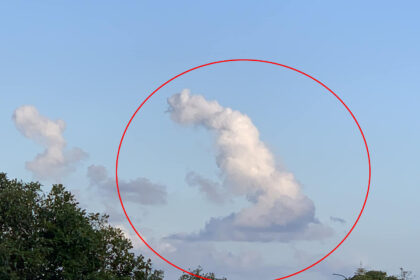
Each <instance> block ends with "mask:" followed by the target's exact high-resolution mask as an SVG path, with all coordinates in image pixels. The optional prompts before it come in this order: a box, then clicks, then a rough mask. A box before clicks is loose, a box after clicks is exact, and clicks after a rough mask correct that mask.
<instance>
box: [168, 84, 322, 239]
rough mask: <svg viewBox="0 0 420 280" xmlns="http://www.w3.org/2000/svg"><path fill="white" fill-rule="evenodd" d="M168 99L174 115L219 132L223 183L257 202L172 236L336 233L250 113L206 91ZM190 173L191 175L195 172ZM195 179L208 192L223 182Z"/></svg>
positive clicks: (269, 236)
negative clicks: (213, 98)
mask: <svg viewBox="0 0 420 280" xmlns="http://www.w3.org/2000/svg"><path fill="white" fill-rule="evenodd" d="M168 104H169V112H170V114H171V118H172V120H173V121H175V122H177V123H179V124H182V125H194V126H201V127H204V128H206V129H208V130H210V131H212V132H213V133H214V135H215V136H216V138H215V142H216V147H217V148H216V149H217V151H216V163H217V166H218V167H219V168H220V170H221V171H222V180H223V184H222V185H223V187H224V188H225V189H226V190H227V191H228V192H229V193H231V194H232V195H237V196H245V197H247V198H248V200H249V201H250V202H251V203H252V204H251V206H249V207H247V208H244V209H242V210H241V211H239V212H238V213H233V214H232V215H229V216H227V217H222V218H214V219H212V220H210V221H209V222H208V223H207V224H206V226H205V228H204V229H203V230H202V231H200V232H199V233H196V234H176V235H173V236H172V238H180V239H193V240H199V239H208V240H243V241H246V240H248V241H258V240H263V241H272V240H278V241H287V240H291V239H312V238H315V239H316V238H321V237H323V236H327V235H329V234H330V229H329V228H327V227H325V226H323V225H322V224H320V222H319V221H318V220H317V219H316V218H315V207H314V204H313V202H312V201H311V200H310V199H309V198H308V197H307V196H305V195H304V194H303V193H302V190H301V187H300V185H299V183H298V182H297V181H296V179H295V178H294V176H293V174H291V173H289V172H286V171H284V170H279V169H278V168H276V164H275V159H274V156H273V154H272V153H271V151H270V150H269V149H268V148H267V146H266V145H265V144H264V143H263V142H262V141H261V140H260V136H259V131H258V129H257V128H256V127H255V125H254V124H253V123H252V121H251V119H250V118H249V117H248V116H247V115H245V114H243V113H241V112H239V111H235V110H232V109H231V108H227V107H223V106H221V105H220V104H219V103H218V102H216V101H208V100H206V99H205V98H204V97H203V96H201V95H191V94H190V92H189V90H183V91H182V92H181V93H179V94H176V95H173V96H171V97H170V98H169V99H168ZM187 178H189V179H190V180H191V176H190V177H188V176H187ZM193 179H195V180H194V184H199V183H200V182H204V183H205V184H203V186H202V187H201V189H202V190H204V191H205V192H206V193H207V194H209V193H211V192H210V191H209V188H210V187H212V186H217V185H216V184H209V183H208V181H206V180H203V179H201V178H200V180H198V178H196V177H194V178H193Z"/></svg>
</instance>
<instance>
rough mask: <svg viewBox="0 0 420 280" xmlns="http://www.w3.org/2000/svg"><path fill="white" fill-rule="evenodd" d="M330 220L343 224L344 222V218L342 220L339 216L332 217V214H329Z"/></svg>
mask: <svg viewBox="0 0 420 280" xmlns="http://www.w3.org/2000/svg"><path fill="white" fill-rule="evenodd" d="M330 220H331V221H332V222H334V223H340V224H345V223H346V220H344V219H342V218H339V217H333V216H331V217H330Z"/></svg>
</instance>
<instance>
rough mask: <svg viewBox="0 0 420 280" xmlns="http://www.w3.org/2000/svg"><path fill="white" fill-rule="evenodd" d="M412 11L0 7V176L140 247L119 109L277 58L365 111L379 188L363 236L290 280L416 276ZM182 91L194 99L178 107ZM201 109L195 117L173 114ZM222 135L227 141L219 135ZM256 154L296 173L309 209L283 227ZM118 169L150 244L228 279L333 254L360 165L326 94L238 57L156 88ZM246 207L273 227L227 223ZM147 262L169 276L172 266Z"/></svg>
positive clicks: (418, 137) (355, 198)
mask: <svg viewBox="0 0 420 280" xmlns="http://www.w3.org/2000/svg"><path fill="white" fill-rule="evenodd" d="M419 9H420V4H419V3H418V2H417V1H400V2H395V1H351V2H350V1H348V2H343V1H322V2H317V1H262V2H258V3H256V2H255V1H241V2H239V1H229V2H226V1H212V2H204V1H172V2H169V1H168V3H163V2H146V1H123V2H121V1H119V2H118V3H117V1H89V2H86V1H70V2H67V3H64V2H56V1H42V2H40V1H37V2H27V1H8V2H2V3H1V4H0V40H1V41H0V42H1V44H0V65H1V67H0V125H1V138H0V139H1V141H2V143H1V144H2V145H1V146H0V153H1V157H0V171H2V172H6V173H8V176H9V177H11V178H21V179H23V180H39V181H40V182H42V183H43V184H44V185H45V188H46V189H48V187H49V186H50V185H51V184H52V183H55V182H62V183H64V184H65V185H66V186H68V187H69V188H70V189H71V190H72V191H74V192H75V194H76V195H77V197H78V199H80V201H81V205H82V206H83V207H87V208H88V209H89V210H90V211H105V212H108V213H110V214H111V221H112V223H114V224H115V225H118V226H121V227H123V228H124V229H125V230H126V232H127V234H128V235H129V236H131V238H133V241H134V242H135V244H136V250H137V251H138V252H140V253H143V254H146V255H148V256H149V255H150V252H149V251H148V249H147V248H144V246H142V245H141V244H140V243H139V242H138V238H137V237H136V236H135V235H134V231H133V230H132V229H131V228H130V226H129V224H128V222H127V221H126V220H124V218H123V217H122V210H121V207H120V206H119V201H118V199H117V196H116V192H115V184H114V183H113V182H114V181H113V178H114V176H113V174H114V168H115V159H116V151H117V147H118V144H119V140H120V138H121V135H122V132H123V129H124V127H125V125H126V123H127V122H128V120H129V118H130V117H131V115H132V114H133V113H134V111H135V110H136V108H137V107H138V106H139V105H140V103H141V102H142V101H143V100H144V98H145V97H146V96H147V95H148V94H150V93H151V92H152V91H153V90H154V89H155V88H156V87H157V86H159V85H160V84H161V83H163V82H164V81H166V80H168V79H169V78H171V77H172V76H174V75H176V74H178V73H180V72H182V71H184V70H187V69H189V68H191V67H194V66H197V65H200V64H204V63H207V62H211V61H215V60H222V59H231V58H254V59H264V60H271V61H275V62H278V63H282V64H286V65H289V66H292V67H295V68H298V69H300V70H302V71H304V72H306V73H308V74H310V75H313V76H314V77H315V78H317V79H319V80H321V81H322V82H324V83H325V84H326V85H327V86H329V87H330V88H331V89H333V90H334V91H335V92H336V93H337V94H338V95H339V96H340V97H341V98H342V99H343V100H344V101H345V102H346V103H347V105H348V106H349V107H350V108H351V110H352V111H353V112H354V114H355V116H356V117H357V118H358V120H359V122H360V125H361V127H362V129H363V130H364V132H365V135H366V139H367V142H368V145H369V148H370V151H371V159H372V185H371V194H370V197H369V200H368V203H367V206H366V210H365V213H364V215H363V216H362V218H361V220H360V222H359V224H358V226H357V227H356V229H355V231H354V232H353V233H352V234H351V236H350V237H349V239H348V240H347V241H346V242H345V243H344V244H343V246H342V247H340V248H339V249H338V250H337V251H336V252H335V253H334V254H333V255H332V256H331V257H330V258H328V259H327V260H326V261H325V262H323V263H322V264H320V265H318V266H316V267H314V268H312V269H310V270H309V271H307V272H305V273H303V274H301V275H298V276H296V277H294V278H295V279H315V278H314V277H316V279H335V278H334V276H332V275H331V274H332V273H342V274H347V275H350V274H351V273H352V272H353V271H354V270H355V269H356V268H357V267H358V266H359V265H360V263H362V264H363V266H365V267H367V268H371V269H382V270H386V271H388V272H390V273H397V272H398V269H399V267H401V266H403V267H405V268H406V269H408V270H412V271H413V272H414V274H416V275H420V266H419V262H418V260H419V259H420V223H419V218H418V216H419V213H420V204H419V203H418V201H419V197H420V188H419V187H420V172H419V171H418V169H419V158H420V148H419V143H420V116H419V112H418V105H419V104H420V85H419V83H418V75H419V67H418V65H420V55H419V49H420V19H419V17H418V11H419ZM184 89H189V90H190V94H189V95H188V97H189V98H190V99H188V102H186V103H185V104H184V103H182V104H181V103H179V104H178V103H174V102H175V101H177V99H176V98H178V97H179V98H180V95H176V94H179V93H181V92H182V91H183V90H184ZM184 92H186V91H184ZM200 96H202V97H200ZM170 98H172V99H170ZM200 98H202V99H200ZM168 99H169V100H172V101H173V102H172V103H171V102H170V101H169V100H168ZM200 100H201V101H200ZM178 101H179V100H178ZM211 101H217V102H218V104H219V105H217V106H219V107H217V106H215V105H214V104H215V103H211ZM197 104H199V106H198V105H197ZM212 104H213V105H212ZM194 106H198V107H197V108H199V110H198V111H197V112H199V114H198V113H197V114H198V115H199V117H197V116H198V115H197V114H196V115H195V116H196V117H197V118H192V119H188V118H181V116H184V115H183V114H187V113H188V112H189V111H188V110H192V109H194V108H195V107H194ZM200 106H201V107H200ZM227 108H231V109H232V110H235V111H237V114H236V115H234V116H231V115H229V113H228V111H229V109H227ZM213 109H214V110H216V111H217V112H218V113H217V114H216V113H214V112H213V111H212V110H213ZM212 112H213V113H212ZM200 114H201V115H200ZM247 118H249V120H250V123H251V124H252V125H251V126H246V127H247V128H249V130H246V129H245V130H241V129H239V128H238V127H237V126H236V124H237V122H236V120H241V121H244V120H246V119H247ZM57 120H62V121H57ZM214 120H217V121H214ZM245 123H247V122H246V121H245ZM221 124H222V126H220V125H221ZM253 129H257V130H258V132H259V137H254V138H255V139H256V140H255V139H254V138H253V136H252V135H253V134H252V131H254V130H253ZM226 131H228V132H232V133H233V134H229V136H232V135H233V136H234V137H233V138H235V137H237V138H235V139H236V140H235V141H236V142H235V141H233V144H232V143H230V142H229V143H226V142H223V141H222V140H223V139H224V138H223V137H224V136H226V135H225V134H224V133H225V132H226ZM249 133H250V134H249ZM250 135H251V136H250ZM254 136H255V135H254ZM229 139H230V138H229ZM238 139H239V140H238ZM250 139H251V140H252V139H254V140H255V141H256V142H255V141H254V142H253V141H251V140H250ZM248 140H249V141H248ZM250 143H251V144H250ZM252 143H254V144H255V143H257V144H255V145H253V144H252ZM258 143H260V144H261V143H263V144H262V145H263V147H264V148H261V146H259V144H258ZM235 147H239V148H238V149H240V148H244V147H245V148H246V149H245V150H244V151H245V152H239V153H237V151H236V148H235ZM258 147H259V148H258ZM254 148H255V150H254ZM44 150H45V151H46V153H45V154H44V155H40V156H38V157H37V155H39V154H42V153H43V152H44ZM250 151H251V152H250ZM252 151H254V152H255V153H252ZM267 151H268V152H267ZM266 152H267V153H268V154H269V155H271V156H272V157H273V158H274V159H275V164H273V165H270V164H268V167H267V166H266V167H267V168H274V169H275V172H274V173H273V174H277V175H276V176H278V178H280V179H279V180H280V181H281V179H282V178H285V177H284V176H285V175H284V174H286V173H287V174H293V176H294V179H293V180H292V181H291V182H290V184H289V185H287V184H286V185H287V186H289V187H290V188H291V189H295V190H298V192H299V193H301V194H302V197H304V198H305V199H300V198H299V197H297V198H296V197H295V198H293V199H292V200H291V202H290V205H289V206H288V207H286V209H283V210H284V211H288V210H296V209H302V208H300V206H302V207H303V208H304V207H306V206H308V207H309V206H311V205H312V206H313V209H312V208H310V207H309V208H310V209H309V208H308V209H309V210H302V211H303V212H302V213H303V214H302V215H301V216H299V215H298V214H296V217H294V215H295V214H293V215H286V216H287V217H289V218H290V217H292V218H290V219H291V220H292V222H291V224H286V225H285V226H284V227H282V226H281V224H280V222H279V221H280V220H282V219H283V218H284V215H283V216H282V215H279V217H276V216H275V215H276V213H277V212H275V211H274V210H276V209H274V208H273V207H271V206H267V205H269V204H270V203H272V202H273V203H274V202H279V201H280V202H284V201H283V200H282V198H283V197H284V196H282V195H283V194H285V193H286V192H284V193H279V192H275V193H273V192H272V190H273V189H276V187H277V186H278V184H277V183H276V182H278V181H276V180H274V179H272V177H273V176H272V177H270V178H271V179H272V180H271V179H270V180H268V179H267V178H265V177H264V176H262V175H261V176H262V177H261V176H260V175H255V176H254V177H253V176H251V175H249V174H254V173H252V172H251V171H252V170H253V169H252V168H251V167H252V166H254V167H256V168H257V169H258V168H260V167H261V166H262V165H263V163H266V162H267V161H265V160H264V159H261V157H263V156H262V155H265V153H266ZM231 158H234V159H237V160H239V162H241V163H242V162H248V163H249V164H248V165H246V167H244V168H245V171H246V172H243V173H241V171H238V170H239V169H235V168H237V167H238V166H237V165H233V167H232V166H231V165H229V164H225V163H226V162H229V161H228V159H231ZM246 159H249V160H246ZM261 162H262V163H261ZM260 163H261V164H262V165H260ZM247 168H248V169H247ZM235 170H236V171H235ZM258 170H260V171H261V170H262V168H261V169H258ZM238 172H239V173H238ZM119 174H120V177H121V180H122V183H121V184H122V185H123V186H124V188H125V189H124V190H125V191H126V192H123V193H122V195H123V198H125V199H127V211H128V213H129V215H130V217H131V218H132V220H133V222H134V223H135V225H136V228H137V229H138V230H139V231H140V233H142V234H144V236H145V238H146V239H147V240H149V241H150V243H151V245H152V246H154V247H155V248H156V250H158V251H159V252H161V253H162V255H164V256H165V257H167V258H168V259H169V260H171V261H173V262H174V263H176V264H178V265H181V266H182V267H184V268H186V269H188V268H190V267H191V268H194V267H196V266H197V265H199V264H201V265H202V266H203V267H204V268H205V270H208V271H214V272H216V273H217V274H218V275H224V276H226V277H228V279H230V280H235V279H244V280H250V279H274V278H276V277H281V276H284V275H285V274H288V273H292V272H295V271H296V270H299V269H301V268H303V266H307V265H309V264H311V263H312V262H314V261H315V260H317V259H318V258H319V257H321V256H323V255H325V254H326V253H327V252H328V251H329V250H331V249H332V248H333V247H334V246H335V244H337V243H338V242H339V241H340V240H341V239H342V238H343V236H344V235H345V233H346V231H348V230H349V228H350V227H351V225H352V224H353V222H354V220H355V218H356V216H357V213H358V211H359V210H360V207H361V205H362V202H363V196H364V194H365V192H366V187H367V175H368V174H367V159H366V154H365V152H364V150H363V142H362V139H361V136H360V134H358V131H357V128H356V126H355V124H354V122H352V120H351V118H350V117H349V115H348V114H347V113H346V111H345V110H344V108H343V107H342V106H341V105H340V104H339V103H338V102H337V100H336V99H335V98H334V97H333V96H331V94H329V93H328V92H327V91H326V90H325V89H323V88H322V87H320V86H319V85H318V84H316V83H315V82H313V81H311V80H309V79H308V78H305V77H303V76H301V75H299V74H297V73H295V72H292V71H290V70H287V69H282V68H279V67H275V66H270V65H264V64H257V63H245V62H235V63H226V64H219V65H214V66H211V67H207V68H203V69H200V70H197V71H194V72H192V73H189V74H188V75H186V76H183V77H181V78H180V79H177V80H176V81H174V82H173V83H171V84H169V85H168V86H166V87H165V88H163V89H162V90H161V91H159V92H158V93H157V94H156V95H155V96H153V97H152V98H151V99H150V100H149V102H148V103H146V105H145V106H144V107H143V109H142V110H141V111H140V112H139V113H138V115H137V116H136V118H135V119H134V121H133V123H132V125H131V126H130V128H129V130H128V132H127V136H126V139H125V142H124V145H123V148H122V151H121V158H120V167H119ZM238 174H239V175H238ZM270 176H271V175H270ZM274 177H275V176H274ZM276 178H277V177H276ZM266 179H267V180H268V181H267V180H266ZM241 180H243V181H241ZM262 181H264V182H265V183H261V182H262ZM279 184H280V183H279ZM280 185H281V184H280ZM124 190H123V191H124ZM253 190H255V191H256V192H255V193H253ZM287 194H290V193H288V192H287ZM264 195H265V196H264ZM226 197H227V198H226ZM263 198H264V199H263ZM306 199H307V200H306ZM263 200H264V201H266V202H267V204H263V202H262V201H263ZM280 204H281V203H280ZM270 207H271V208H270ZM247 208H249V209H251V210H252V211H251V212H250V213H251V214H252V213H257V212H258V211H269V213H270V215H269V216H267V217H265V219H259V220H258V221H261V220H264V221H265V222H266V223H265V224H264V225H260V227H259V226H258V225H256V224H255V223H254V224H253V225H251V227H249V224H241V225H242V227H237V225H238V224H237V223H239V222H238V221H244V218H243V217H246V219H245V220H246V223H251V222H252V221H253V220H252V219H253V217H254V216H252V215H251V214H249V213H245V212H243V209H247ZM304 209H307V208H304ZM283 210H282V211H283ZM296 211H297V210H296ZM280 212H281V211H280ZM292 212H293V211H292ZM232 213H233V214H232ZM293 213H295V212H293ZM230 214H232V216H229V215H230ZM311 215H313V216H311ZM229 217H230V218H229ZM241 217H242V218H241ZM211 218H215V221H216V222H214V223H210V225H209V226H208V227H206V228H205V224H206V222H209V221H210V219H211ZM241 219H242V220H241ZM311 225H317V226H319V228H320V231H322V234H321V233H318V234H314V233H313V232H312V231H309V230H307V226H311ZM213 227H214V228H213ZM253 227H256V228H257V229H255V228H253ZM250 228H253V230H251V229H250ZM262 228H263V230H262ZM292 228H293V229H292ZM213 229H215V231H214V232H216V233H214V232H213V231H211V230H213ZM223 229H225V230H226V229H228V230H227V232H228V233H226V232H225V233H226V234H223V238H221V237H220V236H221V233H222V231H223ZM200 230H202V233H203V234H201V235H200V234H198V235H197V234H195V235H194V233H197V232H198V231H200ZM206 230H207V231H206ZM276 231H278V232H276ZM232 232H236V233H237V234H238V235H235V236H233V234H231V233H232ZM250 232H253V233H256V234H250ZM282 234H284V235H282ZM215 236H216V237H215ZM238 236H241V237H240V238H239V237H238ZM278 236H282V237H278ZM308 236H310V237H308ZM311 237H312V238H311ZM150 256H151V255H150ZM154 263H155V264H156V266H157V267H162V268H163V269H165V272H166V274H167V277H168V279H175V278H176V276H177V275H179V272H178V271H177V270H175V269H174V268H171V267H169V266H167V265H165V264H164V263H163V261H161V260H160V259H157V258H154Z"/></svg>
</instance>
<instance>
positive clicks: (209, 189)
mask: <svg viewBox="0 0 420 280" xmlns="http://www.w3.org/2000/svg"><path fill="white" fill-rule="evenodd" d="M185 181H186V182H187V184H188V185H190V186H192V187H198V188H199V190H200V192H201V193H203V194H204V196H205V197H206V198H207V199H208V200H209V201H211V202H214V203H216V204H223V203H225V202H226V201H227V200H228V199H227V194H226V192H225V191H224V190H223V189H222V186H221V185H220V183H218V182H214V181H212V180H210V179H207V178H204V177H203V176H201V175H200V174H197V173H195V172H188V173H187V176H185Z"/></svg>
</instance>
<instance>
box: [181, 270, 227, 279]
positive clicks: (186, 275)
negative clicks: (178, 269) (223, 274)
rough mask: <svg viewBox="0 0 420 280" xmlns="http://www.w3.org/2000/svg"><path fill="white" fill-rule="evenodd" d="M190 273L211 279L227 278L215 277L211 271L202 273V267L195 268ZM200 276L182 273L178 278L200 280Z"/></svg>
mask: <svg viewBox="0 0 420 280" xmlns="http://www.w3.org/2000/svg"><path fill="white" fill-rule="evenodd" d="M191 273H194V274H195V275H198V276H202V277H204V278H207V279H212V280H227V279H226V278H216V276H215V275H214V273H213V272H210V273H203V269H202V268H201V267H198V268H196V269H195V270H193V271H191ZM201 279H202V278H199V277H195V276H192V275H190V274H187V273H184V274H183V275H182V276H181V277H180V278H179V280H201Z"/></svg>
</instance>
